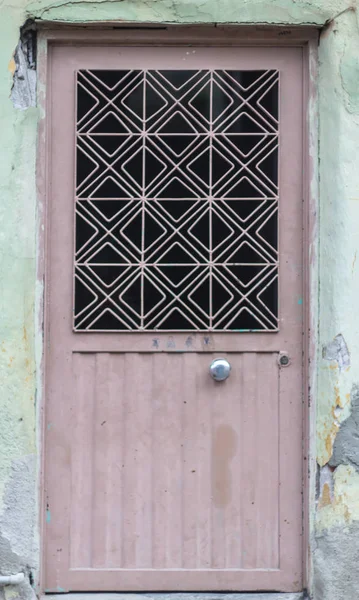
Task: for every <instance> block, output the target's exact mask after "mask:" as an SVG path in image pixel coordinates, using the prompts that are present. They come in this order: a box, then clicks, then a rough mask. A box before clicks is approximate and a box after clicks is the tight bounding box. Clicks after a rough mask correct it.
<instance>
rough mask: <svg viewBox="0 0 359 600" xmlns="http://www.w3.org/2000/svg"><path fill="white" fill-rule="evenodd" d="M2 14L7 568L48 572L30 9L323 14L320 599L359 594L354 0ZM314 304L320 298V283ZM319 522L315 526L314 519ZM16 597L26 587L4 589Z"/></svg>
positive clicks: (0, 185)
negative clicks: (41, 531)
mask: <svg viewBox="0 0 359 600" xmlns="http://www.w3.org/2000/svg"><path fill="white" fill-rule="evenodd" d="M0 6H1V20H0V115H1V147H0V198H1V202H0V214H1V229H0V278H1V279H0V290H1V291H0V298H1V300H0V347H1V352H0V365H1V366H0V369H1V370H0V373H1V396H0V406H1V413H0V414H1V421H2V423H1V428H0V431H1V433H0V573H1V574H9V573H15V572H17V571H19V570H23V571H24V572H25V574H26V581H25V583H24V584H23V585H22V586H21V587H20V593H21V595H23V596H24V597H25V598H30V596H31V595H32V593H33V592H32V587H31V585H32V583H33V580H34V578H35V580H36V577H37V573H38V564H39V553H38V494H37V472H38V464H39V460H38V457H39V451H40V448H39V442H38V440H39V431H38V425H37V424H38V422H39V405H40V403H41V401H42V398H41V386H40V381H41V372H40V361H41V355H42V337H41V327H39V325H38V323H39V321H38V318H37V314H36V309H37V307H36V298H40V297H41V294H42V284H41V282H40V283H38V284H36V256H37V254H36V253H37V241H36V210H37V204H36V185H35V154H36V138H37V127H38V120H39V109H37V108H36V107H35V106H34V105H35V89H34V86H35V82H36V72H35V70H34V67H35V65H34V54H33V53H34V47H33V46H32V45H31V39H30V38H29V37H28V36H27V35H25V34H24V35H23V39H22V42H21V43H19V36H20V27H21V26H22V25H23V24H24V23H25V21H26V20H27V19H38V20H45V21H56V22H64V23H81V22H93V21H118V22H121V21H138V22H168V23H213V22H219V23H254V24H255V23H261V24H263V23H267V24H285V25H291V24H293V25H308V24H314V25H318V26H320V27H321V26H323V25H324V24H327V25H326V27H325V28H324V30H323V32H322V35H321V40H320V48H319V58H320V65H319V114H320V261H319V269H320V294H319V316H320V326H319V335H318V348H319V357H318V373H317V375H318V392H317V439H316V444H315V440H312V444H311V447H312V449H314V448H315V447H316V450H317V463H318V486H317V504H316V506H314V505H313V506H311V507H310V510H311V515H312V523H313V528H312V550H313V557H314V571H313V575H314V576H313V589H312V592H313V594H314V597H315V599H316V600H357V598H358V597H359V570H358V558H359V535H358V534H359V429H358V427H359V391H358V390H359V388H358V387H357V386H358V385H359V371H358V367H359V319H358V316H357V312H358V308H357V307H358V300H357V299H358V298H359V226H358V223H359V168H358V153H359V35H358V29H359V25H358V23H359V14H358V12H357V10H356V8H357V7H356V2H355V0H204V1H203V0H98V1H94V0H72V1H71V2H68V1H66V0H3V1H2V2H1V0H0ZM311 300H312V302H313V303H317V302H318V295H317V291H316V290H312V298H311ZM314 524H315V527H314ZM4 593H5V595H6V596H7V597H8V598H10V597H11V598H14V597H16V596H17V594H18V592H17V591H16V589H15V588H13V589H11V588H7V589H6V590H5V591H4Z"/></svg>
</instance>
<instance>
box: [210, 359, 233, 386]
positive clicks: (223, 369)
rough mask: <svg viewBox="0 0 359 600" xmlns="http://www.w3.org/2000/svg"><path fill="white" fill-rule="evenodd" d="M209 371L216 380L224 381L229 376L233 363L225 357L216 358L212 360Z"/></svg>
mask: <svg viewBox="0 0 359 600" xmlns="http://www.w3.org/2000/svg"><path fill="white" fill-rule="evenodd" d="M209 372H210V375H211V377H212V378H213V379H214V380H215V381H224V380H225V379H227V377H229V374H230V372H231V365H230V364H229V362H228V360H226V359H225V358H216V359H215V360H214V361H212V362H211V364H210V367H209Z"/></svg>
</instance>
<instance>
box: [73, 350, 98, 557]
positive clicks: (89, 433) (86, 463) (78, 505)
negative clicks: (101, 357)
mask: <svg viewBox="0 0 359 600" xmlns="http://www.w3.org/2000/svg"><path fill="white" fill-rule="evenodd" d="M95 364H96V355H95V354H74V355H73V363H72V372H73V393H72V406H71V423H72V427H73V437H72V455H71V492H72V493H71V524H70V527H71V535H70V543H71V547H70V560H71V566H72V567H90V566H91V552H92V528H91V519H92V511H93V503H92V501H93V495H92V493H93V468H92V461H93V422H94V409H95V406H94V405H95V381H96V373H95Z"/></svg>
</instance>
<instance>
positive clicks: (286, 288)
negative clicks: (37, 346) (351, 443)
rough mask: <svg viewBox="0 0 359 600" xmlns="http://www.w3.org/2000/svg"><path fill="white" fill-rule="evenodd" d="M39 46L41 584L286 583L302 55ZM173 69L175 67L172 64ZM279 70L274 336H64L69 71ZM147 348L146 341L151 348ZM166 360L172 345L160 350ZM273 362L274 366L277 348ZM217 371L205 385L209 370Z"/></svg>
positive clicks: (298, 514) (290, 569)
mask: <svg viewBox="0 0 359 600" xmlns="http://www.w3.org/2000/svg"><path fill="white" fill-rule="evenodd" d="M187 52H188V49H186V48H166V49H165V50H164V49H161V48H151V49H150V50H149V49H147V48H138V47H137V48H135V47H134V48H123V47H104V46H99V47H96V48H94V47H92V48H91V47H66V46H63V47H60V46H58V47H54V48H53V50H52V53H51V65H50V66H51V70H52V82H51V98H52V101H51V115H50V118H51V128H50V130H51V164H50V179H51V181H50V187H49V196H50V197H49V213H50V214H49V217H50V219H49V235H48V238H49V253H48V263H49V270H48V298H47V301H48V306H49V309H48V310H49V328H48V329H49V331H48V332H47V339H48V355H47V365H48V368H47V407H46V414H47V417H46V419H47V423H48V424H49V425H50V424H51V425H50V427H48V428H47V432H46V440H45V449H46V465H45V486H46V490H45V496H46V502H47V504H48V510H49V514H51V520H50V522H49V523H47V526H46V533H45V535H46V537H45V543H44V554H45V560H44V563H45V587H46V589H48V590H51V591H63V590H66V591H67V590H73V591H81V590H86V591H101V590H107V591H122V590H158V591H160V590H173V591H181V590H183V591H185V590H203V591H205V590H223V591H225V590H256V589H261V590H265V589H268V590H283V591H296V590H300V589H301V588H302V542H301V534H302V496H301V491H302V329H303V324H302V311H301V310H300V306H299V305H298V299H299V298H300V297H302V292H303V290H302V243H301V233H302V51H301V49H299V48H281V49H274V48H263V49H259V48H231V49H226V48H197V49H196V52H194V53H193V52H192V51H191V53H190V54H187ZM184 61H186V62H184ZM184 64H185V65H186V68H208V67H209V66H210V67H211V68H235V69H251V68H252V69H270V68H271V69H279V71H280V79H281V119H280V120H281V137H280V165H281V169H280V190H281V193H280V212H279V214H280V217H279V219H280V271H279V281H280V317H281V320H280V332H279V333H263V334H259V333H255V334H236V333H227V334H212V335H211V336H210V340H209V343H206V342H205V336H204V335H203V334H197V335H193V336H192V346H191V348H188V347H187V345H186V344H185V342H186V339H187V337H188V334H175V335H174V336H173V340H174V343H175V347H174V348H173V347H172V344H170V346H171V347H170V348H169V347H168V339H169V336H168V334H157V335H156V336H154V335H153V334H148V333H131V334H119V333H109V334H103V333H102V334H94V333H85V334H81V333H76V334H74V333H72V329H71V327H72V315H71V306H72V263H73V219H74V214H73V209H74V200H73V179H74V130H75V123H74V119H75V114H74V107H75V71H76V70H77V69H82V68H162V69H165V68H176V66H177V68H183V66H184ZM154 337H156V338H157V339H158V344H157V345H158V346H159V348H158V349H157V348H155V347H154V344H153V338H154ZM178 350H179V351H181V352H178ZM280 351H286V352H288V353H289V355H290V356H291V361H292V363H291V365H290V367H287V368H283V369H279V367H278V364H277V357H278V352H280ZM217 356H227V358H228V360H229V361H230V363H231V365H232V373H231V376H230V378H229V379H228V380H227V381H226V382H225V383H223V384H216V383H214V382H213V381H212V380H211V379H210V377H209V375H208V367H209V364H210V362H211V360H212V359H213V358H215V357H217Z"/></svg>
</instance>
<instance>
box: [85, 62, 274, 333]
mask: <svg viewBox="0 0 359 600" xmlns="http://www.w3.org/2000/svg"><path fill="white" fill-rule="evenodd" d="M278 96H279V74H278V72H277V71H274V70H270V71H265V70H262V71H232V70H227V71H226V70H214V71H210V70H200V71H196V70H177V71H176V70H167V71H166V70H162V71H155V70H150V71H140V70H128V71H125V70H122V71H105V70H104V71H101V70H93V71H89V70H82V71H79V72H78V73H77V131H76V134H77V160H76V198H75V202H76V255H75V317H74V329H75V331H126V330H134V331H144V330H156V331H193V330H199V331H276V330H277V329H278V306H277V305H278V241H277V240H278V235H277V228H278V195H279V191H278Z"/></svg>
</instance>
